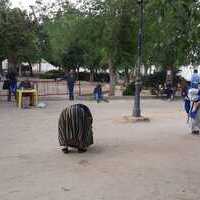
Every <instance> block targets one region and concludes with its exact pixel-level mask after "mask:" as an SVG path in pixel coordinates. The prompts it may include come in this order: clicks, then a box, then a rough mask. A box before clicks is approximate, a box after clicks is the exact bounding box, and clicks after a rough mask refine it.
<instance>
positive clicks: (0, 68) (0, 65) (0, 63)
mask: <svg viewBox="0 0 200 200" xmlns="http://www.w3.org/2000/svg"><path fill="white" fill-rule="evenodd" d="M2 62H3V60H0V74H1V75H3V66H2Z"/></svg>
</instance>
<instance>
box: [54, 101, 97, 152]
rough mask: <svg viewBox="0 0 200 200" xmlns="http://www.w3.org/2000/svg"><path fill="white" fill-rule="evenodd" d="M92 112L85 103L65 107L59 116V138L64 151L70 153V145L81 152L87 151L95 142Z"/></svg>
mask: <svg viewBox="0 0 200 200" xmlns="http://www.w3.org/2000/svg"><path fill="white" fill-rule="evenodd" d="M92 122H93V118H92V114H91V112H90V110H89V108H88V107H87V106H85V105H83V104H75V105H71V106H69V107H67V108H65V109H64V110H63V111H62V113H61V114H60V117H59V122H58V140H59V143H60V146H63V147H64V148H63V149H62V151H63V152H64V153H68V147H73V148H77V149H78V152H79V153H83V152H86V151H87V148H88V147H89V146H90V145H92V144H93V131H92Z"/></svg>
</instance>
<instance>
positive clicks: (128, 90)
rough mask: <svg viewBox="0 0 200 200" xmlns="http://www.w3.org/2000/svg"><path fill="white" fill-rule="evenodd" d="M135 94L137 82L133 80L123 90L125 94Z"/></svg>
mask: <svg viewBox="0 0 200 200" xmlns="http://www.w3.org/2000/svg"><path fill="white" fill-rule="evenodd" d="M134 95H135V82H131V83H130V84H128V85H127V86H126V89H125V90H124V91H123V96H134Z"/></svg>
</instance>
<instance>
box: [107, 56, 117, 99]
mask: <svg viewBox="0 0 200 200" xmlns="http://www.w3.org/2000/svg"><path fill="white" fill-rule="evenodd" d="M108 67H109V76H110V91H109V96H114V95H115V84H116V74H115V69H114V66H113V63H112V60H111V58H109V60H108Z"/></svg>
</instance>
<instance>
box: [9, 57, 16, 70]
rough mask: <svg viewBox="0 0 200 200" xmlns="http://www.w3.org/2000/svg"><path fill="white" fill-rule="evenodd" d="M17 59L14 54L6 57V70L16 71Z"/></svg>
mask: <svg viewBox="0 0 200 200" xmlns="http://www.w3.org/2000/svg"><path fill="white" fill-rule="evenodd" d="M16 67H17V59H16V57H15V56H10V57H8V72H10V71H12V72H16Z"/></svg>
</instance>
